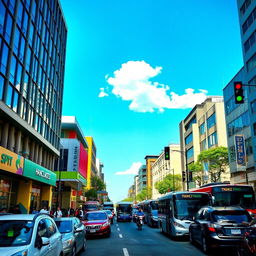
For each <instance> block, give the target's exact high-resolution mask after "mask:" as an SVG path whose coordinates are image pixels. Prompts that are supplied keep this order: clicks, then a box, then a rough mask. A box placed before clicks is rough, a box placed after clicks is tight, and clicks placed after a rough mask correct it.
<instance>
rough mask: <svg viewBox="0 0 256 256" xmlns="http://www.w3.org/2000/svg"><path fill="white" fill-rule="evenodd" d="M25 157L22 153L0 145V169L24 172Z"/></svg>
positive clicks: (20, 173)
mask: <svg viewBox="0 0 256 256" xmlns="http://www.w3.org/2000/svg"><path fill="white" fill-rule="evenodd" d="M23 168H24V158H23V157H22V156H20V155H17V154H15V153H13V152H12V151H10V150H8V149H6V148H3V147H0V169H1V170H4V171H7V172H12V173H16V174H19V175H22V174H23Z"/></svg>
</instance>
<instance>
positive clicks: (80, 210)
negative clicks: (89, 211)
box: [78, 206, 84, 220]
mask: <svg viewBox="0 0 256 256" xmlns="http://www.w3.org/2000/svg"><path fill="white" fill-rule="evenodd" d="M83 217H84V212H83V210H82V207H81V206H80V207H79V211H78V218H79V219H80V220H81V219H83Z"/></svg>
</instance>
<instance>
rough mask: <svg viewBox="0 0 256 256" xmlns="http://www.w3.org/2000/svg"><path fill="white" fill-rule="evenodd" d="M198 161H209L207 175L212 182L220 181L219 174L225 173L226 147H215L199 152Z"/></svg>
mask: <svg viewBox="0 0 256 256" xmlns="http://www.w3.org/2000/svg"><path fill="white" fill-rule="evenodd" d="M198 161H199V162H200V163H204V162H208V163H209V175H210V179H211V181H212V182H217V181H221V179H220V178H221V174H222V173H225V172H226V170H227V166H228V149H227V148H226V147H216V148H211V149H208V150H205V151H203V152H201V153H200V154H199V156H198Z"/></svg>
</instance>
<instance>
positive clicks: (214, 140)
mask: <svg viewBox="0 0 256 256" xmlns="http://www.w3.org/2000/svg"><path fill="white" fill-rule="evenodd" d="M216 144H218V136H217V133H216V132H214V133H212V134H211V135H209V136H208V148H211V147H212V146H214V145H216Z"/></svg>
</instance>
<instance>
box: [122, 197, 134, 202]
mask: <svg viewBox="0 0 256 256" xmlns="http://www.w3.org/2000/svg"><path fill="white" fill-rule="evenodd" d="M122 202H133V199H132V198H131V197H127V198H125V199H123V200H122Z"/></svg>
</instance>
